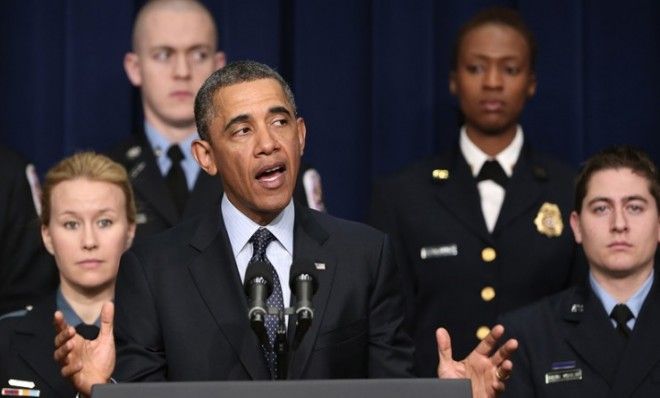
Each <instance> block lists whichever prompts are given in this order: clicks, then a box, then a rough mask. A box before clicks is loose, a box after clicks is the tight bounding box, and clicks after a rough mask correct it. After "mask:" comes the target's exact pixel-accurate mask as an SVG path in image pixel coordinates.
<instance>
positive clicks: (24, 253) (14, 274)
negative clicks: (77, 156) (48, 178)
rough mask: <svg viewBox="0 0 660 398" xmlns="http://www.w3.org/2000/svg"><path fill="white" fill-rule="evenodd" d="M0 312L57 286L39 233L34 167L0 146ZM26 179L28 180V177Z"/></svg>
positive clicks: (9, 309)
mask: <svg viewBox="0 0 660 398" xmlns="http://www.w3.org/2000/svg"><path fill="white" fill-rule="evenodd" d="M0 159H2V162H1V163H0V315H2V314H4V313H6V312H9V311H14V310H19V309H22V308H23V307H25V306H26V305H29V304H33V303H32V301H33V300H34V299H36V298H38V297H40V296H42V295H43V294H44V292H50V291H51V290H53V288H54V287H55V286H57V280H58V279H57V268H55V264H54V263H53V261H52V258H51V256H50V255H48V253H47V252H46V250H45V249H44V247H43V245H42V244H41V236H40V234H39V220H38V218H37V212H36V208H35V203H38V200H39V199H38V195H39V193H38V190H39V182H38V180H37V175H36V173H35V172H34V168H33V167H32V166H31V165H28V164H27V163H26V162H25V161H24V160H23V159H21V158H20V157H19V156H18V155H16V154H15V153H13V152H11V151H9V150H7V149H5V148H1V147H0ZM30 179H31V180H32V181H30Z"/></svg>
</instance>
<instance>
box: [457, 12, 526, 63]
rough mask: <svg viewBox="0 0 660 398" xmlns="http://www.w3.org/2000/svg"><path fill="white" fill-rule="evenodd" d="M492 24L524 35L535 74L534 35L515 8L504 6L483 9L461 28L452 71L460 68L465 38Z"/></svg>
mask: <svg viewBox="0 0 660 398" xmlns="http://www.w3.org/2000/svg"><path fill="white" fill-rule="evenodd" d="M490 24H495V25H504V26H508V27H510V28H512V29H514V30H516V31H518V33H520V34H521V35H522V37H523V38H524V39H525V41H526V42H527V47H529V66H530V70H531V71H532V72H534V70H535V67H536V39H534V34H533V33H532V31H531V30H530V29H529V27H528V26H527V24H526V23H525V21H524V20H523V19H522V17H521V16H520V13H518V11H516V10H514V9H513V8H508V7H502V6H496V7H489V8H486V9H483V10H481V11H479V12H478V13H477V14H476V15H474V16H473V17H472V18H470V20H469V21H467V22H466V23H465V24H463V26H461V28H460V29H459V31H458V35H457V36H456V41H455V42H454V50H453V52H452V57H451V70H452V71H455V70H456V68H457V67H458V55H459V52H460V51H461V45H462V44H463V40H464V39H465V36H467V34H468V33H470V31H472V30H474V29H476V28H480V27H482V26H484V25H490Z"/></svg>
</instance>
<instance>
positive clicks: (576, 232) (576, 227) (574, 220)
mask: <svg viewBox="0 0 660 398" xmlns="http://www.w3.org/2000/svg"><path fill="white" fill-rule="evenodd" d="M570 222H571V229H572V230H573V236H575V242H577V243H582V230H581V229H580V215H579V214H578V213H577V212H576V211H573V212H571V218H570Z"/></svg>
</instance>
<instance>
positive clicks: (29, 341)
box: [14, 295, 74, 395]
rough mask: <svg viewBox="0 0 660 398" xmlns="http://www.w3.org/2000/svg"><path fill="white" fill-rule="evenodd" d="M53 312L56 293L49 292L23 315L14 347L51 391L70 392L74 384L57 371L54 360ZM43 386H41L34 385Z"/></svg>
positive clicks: (38, 387)
mask: <svg viewBox="0 0 660 398" xmlns="http://www.w3.org/2000/svg"><path fill="white" fill-rule="evenodd" d="M53 313H55V296H54V295H49V296H48V297H47V298H45V299H43V300H41V301H40V302H38V303H37V304H36V305H35V306H34V309H33V310H32V311H31V312H30V313H29V314H27V315H26V316H25V318H24V319H23V320H22V322H21V323H20V324H19V325H18V326H17V327H16V330H15V340H14V342H15V344H16V351H17V352H18V353H19V355H20V356H21V358H23V360H24V361H25V362H26V363H27V364H28V366H29V367H30V368H32V369H33V370H34V372H35V373H36V374H38V375H39V377H40V378H41V380H43V381H44V382H45V383H48V385H49V386H50V388H51V389H52V390H54V391H57V392H60V393H64V392H66V391H70V392H71V394H72V395H73V393H74V392H73V386H72V385H71V384H70V383H69V382H68V381H67V380H66V379H64V378H63V377H61V375H60V370H59V367H58V365H57V363H56V362H55V361H54V360H53V358H52V355H47V353H52V352H53V339H54V338H55V332H54V330H53V328H52V327H46V328H45V327H44V325H46V326H48V325H50V324H51V323H52V319H53ZM35 388H36V389H40V388H41V389H43V386H36V387H35Z"/></svg>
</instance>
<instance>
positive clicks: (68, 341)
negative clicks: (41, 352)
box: [53, 328, 75, 363]
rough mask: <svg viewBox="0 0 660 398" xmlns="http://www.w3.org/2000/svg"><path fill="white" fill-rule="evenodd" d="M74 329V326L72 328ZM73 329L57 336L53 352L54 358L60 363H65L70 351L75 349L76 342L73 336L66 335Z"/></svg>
mask: <svg viewBox="0 0 660 398" xmlns="http://www.w3.org/2000/svg"><path fill="white" fill-rule="evenodd" d="M71 329H72V330H73V328H71ZM70 332H71V331H70V330H69V329H67V330H65V331H64V332H62V333H60V334H58V335H57V336H55V352H54V353H53V358H55V361H57V362H58V363H63V362H64V361H65V359H66V358H67V356H68V355H69V353H70V352H71V351H73V347H74V342H73V340H72V338H71V337H66V336H64V335H68V334H69V333H70ZM73 335H75V330H73Z"/></svg>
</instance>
